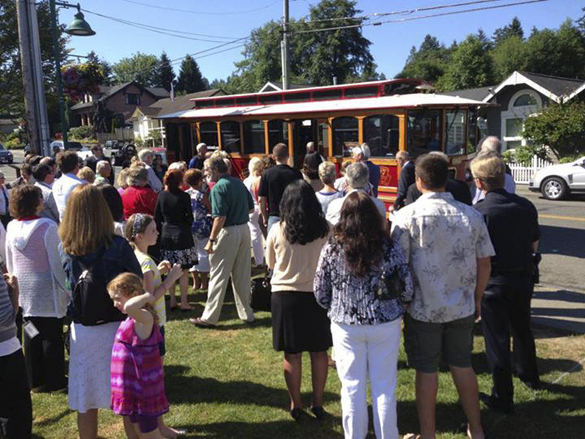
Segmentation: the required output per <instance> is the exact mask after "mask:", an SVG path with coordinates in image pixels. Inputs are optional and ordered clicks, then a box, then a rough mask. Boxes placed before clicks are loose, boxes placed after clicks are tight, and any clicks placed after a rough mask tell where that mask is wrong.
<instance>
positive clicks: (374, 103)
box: [158, 93, 490, 119]
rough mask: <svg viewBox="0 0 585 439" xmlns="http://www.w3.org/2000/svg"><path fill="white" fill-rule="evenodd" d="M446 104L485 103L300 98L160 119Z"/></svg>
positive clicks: (433, 98)
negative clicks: (292, 101) (309, 99)
mask: <svg viewBox="0 0 585 439" xmlns="http://www.w3.org/2000/svg"><path fill="white" fill-rule="evenodd" d="M445 105H454V106H455V105H469V106H485V105H490V104H485V103H483V102H481V101H476V100H472V99H464V98H460V97H457V96H447V95H441V94H431V93H414V94H404V95H392V96H382V97H377V98H356V99H345V100H336V101H315V102H299V103H288V104H266V105H252V106H239V107H218V108H202V109H189V110H186V111H178V112H176V113H171V114H166V115H164V116H161V115H160V114H159V116H158V118H160V119H171V118H196V117H197V118H198V117H202V118H205V117H223V116H268V115H282V114H297V113H309V112H337V111H347V110H368V109H390V108H421V107H434V106H445Z"/></svg>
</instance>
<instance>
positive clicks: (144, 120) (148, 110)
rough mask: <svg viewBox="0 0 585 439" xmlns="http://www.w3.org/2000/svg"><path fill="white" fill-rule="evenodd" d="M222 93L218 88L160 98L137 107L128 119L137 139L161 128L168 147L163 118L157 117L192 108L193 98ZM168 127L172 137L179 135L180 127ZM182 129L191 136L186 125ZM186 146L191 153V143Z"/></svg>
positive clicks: (220, 94)
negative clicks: (147, 104)
mask: <svg viewBox="0 0 585 439" xmlns="http://www.w3.org/2000/svg"><path fill="white" fill-rule="evenodd" d="M222 95H225V93H224V92H223V91H222V90H221V89H218V88H216V89H212V90H205V91H200V92H196V93H189V94H186V95H183V96H177V97H175V98H174V99H171V98H166V99H160V100H158V101H156V102H154V103H153V104H151V105H150V106H148V107H144V106H140V107H136V109H135V110H134V113H132V117H131V118H130V119H128V122H131V123H132V126H133V131H134V138H135V139H139V138H140V139H143V140H144V139H147V138H149V137H151V131H152V130H160V131H161V137H162V139H163V146H165V147H166V146H167V141H166V139H167V135H166V133H165V130H164V127H163V122H162V120H160V119H156V118H157V117H159V116H164V115H167V114H172V113H176V112H179V111H186V110H191V109H192V108H194V106H195V105H194V103H193V101H192V99H196V98H209V97H212V96H222ZM187 128H188V127H187ZM168 129H169V130H170V131H171V138H173V137H174V136H178V135H179V134H178V130H179V127H175V126H169V127H168ZM180 129H181V130H185V131H186V132H188V133H189V134H188V136H187V137H189V138H190V132H189V130H188V129H186V128H185V127H183V128H180ZM186 135H187V134H181V136H182V137H183V138H184V137H185V136H186ZM189 142H190V139H189ZM185 148H189V152H188V154H189V155H191V149H190V148H191V146H190V143H189V145H188V146H187V145H186V146H185Z"/></svg>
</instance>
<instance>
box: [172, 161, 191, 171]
mask: <svg viewBox="0 0 585 439" xmlns="http://www.w3.org/2000/svg"><path fill="white" fill-rule="evenodd" d="M173 169H178V170H179V171H183V172H185V170H186V169H187V163H185V162H173V163H171V164H170V165H169V171H171V170H173Z"/></svg>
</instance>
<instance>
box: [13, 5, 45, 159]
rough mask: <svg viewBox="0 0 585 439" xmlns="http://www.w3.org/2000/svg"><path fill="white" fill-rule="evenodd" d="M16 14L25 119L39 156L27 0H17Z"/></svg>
mask: <svg viewBox="0 0 585 439" xmlns="http://www.w3.org/2000/svg"><path fill="white" fill-rule="evenodd" d="M16 14H17V19H18V41H19V45H20V62H21V65H22V83H23V87H24V98H25V101H24V106H25V112H24V118H25V120H26V127H27V131H28V137H29V139H28V141H29V143H30V146H31V150H32V151H33V152H34V153H35V154H38V153H40V151H41V148H40V146H41V145H40V139H39V130H38V120H39V119H38V117H37V114H36V113H37V106H36V103H35V90H34V87H33V86H32V85H33V84H34V82H35V81H34V73H33V66H32V63H33V61H32V57H31V51H30V47H31V46H30V31H29V30H30V29H29V19H28V4H27V0H17V2H16Z"/></svg>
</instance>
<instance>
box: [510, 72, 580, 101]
mask: <svg viewBox="0 0 585 439" xmlns="http://www.w3.org/2000/svg"><path fill="white" fill-rule="evenodd" d="M519 73H520V74H522V75H523V76H525V77H527V78H528V79H530V80H532V81H534V82H536V83H537V84H538V85H540V86H542V87H544V88H546V89H547V90H549V91H551V92H552V93H554V94H555V95H557V96H570V95H571V94H572V93H573V92H574V91H575V90H577V89H578V88H579V87H581V86H582V85H583V84H585V81H584V80H583V79H571V78H561V77H559V76H549V75H541V74H537V73H528V72H519Z"/></svg>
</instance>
